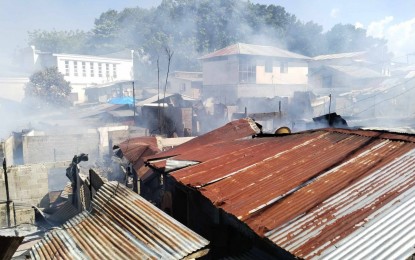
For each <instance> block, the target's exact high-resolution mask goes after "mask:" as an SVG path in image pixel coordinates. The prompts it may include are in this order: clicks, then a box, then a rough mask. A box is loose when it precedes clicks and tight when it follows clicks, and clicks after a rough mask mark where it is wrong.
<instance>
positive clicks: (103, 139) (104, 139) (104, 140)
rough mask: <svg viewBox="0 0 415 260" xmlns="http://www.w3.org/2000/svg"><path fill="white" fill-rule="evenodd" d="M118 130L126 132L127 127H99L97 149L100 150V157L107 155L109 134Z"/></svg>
mask: <svg viewBox="0 0 415 260" xmlns="http://www.w3.org/2000/svg"><path fill="white" fill-rule="evenodd" d="M120 130H124V131H126V132H128V126H126V125H122V126H105V127H99V128H98V132H99V149H100V154H101V156H105V155H108V151H109V145H110V141H109V132H112V131H120Z"/></svg>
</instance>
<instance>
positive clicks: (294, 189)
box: [148, 119, 415, 259]
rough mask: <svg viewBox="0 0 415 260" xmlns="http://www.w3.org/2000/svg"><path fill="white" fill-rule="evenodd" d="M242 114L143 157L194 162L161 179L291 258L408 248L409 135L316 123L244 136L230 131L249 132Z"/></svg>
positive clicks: (414, 217)
mask: <svg viewBox="0 0 415 260" xmlns="http://www.w3.org/2000/svg"><path fill="white" fill-rule="evenodd" d="M244 120H247V119H241V120H239V121H238V123H237V124H234V125H233V129H235V131H234V132H229V131H228V132H225V131H224V129H227V130H229V127H230V126H229V125H226V126H224V127H223V128H219V129H217V130H216V131H212V132H211V133H209V136H213V137H216V138H215V139H212V138H208V137H207V136H200V137H197V138H195V139H193V140H191V141H189V142H187V143H185V144H183V145H182V146H178V147H176V148H173V149H171V150H169V151H167V152H162V153H159V154H157V155H155V156H152V157H151V158H149V160H148V162H149V163H151V164H152V167H159V168H164V167H166V166H167V165H174V162H177V161H182V162H183V161H184V162H195V163H196V164H193V165H192V164H190V163H189V164H187V165H188V167H185V168H177V169H175V171H172V172H170V176H171V177H172V178H174V179H175V180H176V181H177V182H179V183H181V184H183V185H184V186H188V187H191V188H194V189H196V190H198V191H199V192H200V193H201V194H202V195H203V196H205V197H206V198H208V199H209V200H210V201H211V202H212V204H214V205H215V206H216V207H218V208H221V209H223V210H224V211H225V212H227V213H228V214H230V215H232V216H234V217H235V218H237V219H239V220H240V221H242V222H244V223H245V224H247V225H248V226H249V227H250V228H251V229H252V230H253V231H254V232H255V233H256V234H258V236H260V237H264V238H266V239H268V240H270V241H272V242H273V243H274V244H275V245H277V246H278V247H280V248H282V249H284V250H286V251H288V252H290V253H291V254H292V255H294V256H296V257H300V258H305V259H310V258H314V257H323V258H327V259H333V257H335V258H339V259H345V257H346V258H351V259H365V258H371V257H374V256H376V258H383V259H396V258H407V257H409V256H411V255H412V254H413V253H415V249H414V248H413V240H414V239H415V229H411V228H408V226H409V225H412V224H410V223H415V222H414V221H415V214H414V212H415V203H413V201H414V200H415V199H414V196H413V194H415V136H414V135H409V134H397V133H389V132H385V131H365V130H348V129H319V130H312V131H305V132H301V133H296V134H290V135H284V136H276V137H267V138H253V139H251V138H248V137H250V136H251V135H252V132H250V131H242V132H241V131H238V130H239V129H240V130H242V129H245V130H247V129H249V128H246V126H247V123H248V122H245V123H244ZM242 133H244V134H242ZM225 134H226V137H224V138H223V139H221V140H217V138H219V137H220V136H221V135H225ZM243 137H245V138H243ZM247 138H248V139H247ZM226 139H228V140H226ZM184 148H185V149H184ZM162 160H164V163H162ZM169 162H170V163H169ZM189 165H190V166H189ZM170 170H171V169H170ZM402 234H405V235H404V236H403V235H402Z"/></svg>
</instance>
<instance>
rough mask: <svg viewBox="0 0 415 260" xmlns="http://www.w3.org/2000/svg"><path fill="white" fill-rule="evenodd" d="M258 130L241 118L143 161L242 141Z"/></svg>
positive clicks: (248, 119)
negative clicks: (197, 148) (215, 144)
mask: <svg viewBox="0 0 415 260" xmlns="http://www.w3.org/2000/svg"><path fill="white" fill-rule="evenodd" d="M259 132H260V129H259V128H258V126H257V125H256V123H255V122H254V121H253V120H252V119H250V118H243V119H239V120H235V121H232V122H230V123H228V124H226V125H224V126H223V127H220V128H218V129H216V130H213V131H210V132H208V133H206V134H204V135H202V136H199V137H197V138H193V139H191V140H189V141H187V142H185V143H184V144H182V145H179V146H176V147H174V148H172V149H170V150H168V151H166V152H162V153H160V154H161V156H160V154H157V155H154V156H149V157H147V158H145V159H147V160H151V159H153V158H166V157H170V156H174V155H178V154H182V153H184V152H186V151H188V150H193V149H194V148H196V147H199V146H203V145H206V144H213V143H221V142H229V141H232V140H237V139H242V138H246V137H251V136H252V135H255V134H258V133H259Z"/></svg>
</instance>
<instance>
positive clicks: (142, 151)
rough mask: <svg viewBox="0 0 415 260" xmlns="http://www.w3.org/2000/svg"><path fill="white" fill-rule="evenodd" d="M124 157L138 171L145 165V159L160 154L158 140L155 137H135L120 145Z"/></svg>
mask: <svg viewBox="0 0 415 260" xmlns="http://www.w3.org/2000/svg"><path fill="white" fill-rule="evenodd" d="M118 146H119V147H120V150H121V151H122V153H123V155H124V157H125V158H126V159H127V160H128V161H129V162H130V163H132V164H133V167H134V169H135V170H136V171H138V170H139V169H140V168H141V167H142V166H143V165H144V161H143V159H142V158H143V157H144V156H150V155H153V154H156V153H158V152H160V149H159V148H158V146H157V138H156V137H154V136H143V137H133V138H130V139H128V140H126V141H124V142H122V143H120V144H119V145H118Z"/></svg>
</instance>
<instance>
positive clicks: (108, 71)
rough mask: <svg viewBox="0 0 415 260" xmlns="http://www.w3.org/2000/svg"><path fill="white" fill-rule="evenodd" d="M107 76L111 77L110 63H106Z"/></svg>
mask: <svg viewBox="0 0 415 260" xmlns="http://www.w3.org/2000/svg"><path fill="white" fill-rule="evenodd" d="M105 76H106V77H107V78H109V77H110V65H109V64H105Z"/></svg>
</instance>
